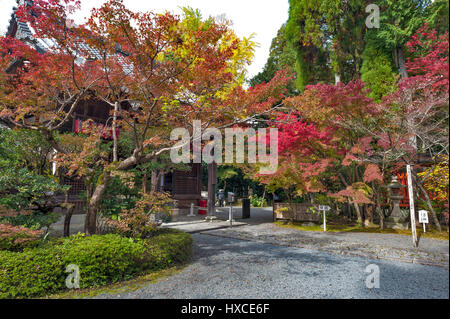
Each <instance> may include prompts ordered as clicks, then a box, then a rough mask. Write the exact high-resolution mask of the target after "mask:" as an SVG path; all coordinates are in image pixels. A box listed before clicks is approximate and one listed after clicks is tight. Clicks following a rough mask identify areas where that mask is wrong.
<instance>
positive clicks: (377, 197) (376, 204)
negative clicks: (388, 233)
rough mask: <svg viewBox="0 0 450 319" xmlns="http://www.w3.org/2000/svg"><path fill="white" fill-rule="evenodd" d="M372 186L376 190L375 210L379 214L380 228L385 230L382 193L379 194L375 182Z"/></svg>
mask: <svg viewBox="0 0 450 319" xmlns="http://www.w3.org/2000/svg"><path fill="white" fill-rule="evenodd" d="M372 187H373V190H374V192H375V210H376V212H377V214H378V217H379V218H380V229H381V230H383V229H384V213H383V210H382V209H381V204H380V195H379V193H378V191H377V189H375V187H374V185H373V184H372Z"/></svg>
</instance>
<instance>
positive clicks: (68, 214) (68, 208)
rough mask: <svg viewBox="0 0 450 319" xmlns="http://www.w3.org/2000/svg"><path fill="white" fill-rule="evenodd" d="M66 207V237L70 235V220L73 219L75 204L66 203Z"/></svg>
mask: <svg viewBox="0 0 450 319" xmlns="http://www.w3.org/2000/svg"><path fill="white" fill-rule="evenodd" d="M64 207H65V209H66V216H64V237H68V236H70V220H71V219H72V214H73V210H74V209H75V205H74V204H68V203H65V205H64Z"/></svg>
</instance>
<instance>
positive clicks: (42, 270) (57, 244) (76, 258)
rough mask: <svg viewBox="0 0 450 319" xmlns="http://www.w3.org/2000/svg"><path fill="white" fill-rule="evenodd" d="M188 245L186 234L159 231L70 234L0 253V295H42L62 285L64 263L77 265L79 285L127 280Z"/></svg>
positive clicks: (166, 262)
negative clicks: (140, 236)
mask: <svg viewBox="0 0 450 319" xmlns="http://www.w3.org/2000/svg"><path fill="white" fill-rule="evenodd" d="M191 245H192V239H191V237H190V235H188V234H185V233H182V232H179V231H175V230H161V231H160V232H159V233H158V234H157V235H156V236H154V237H152V238H148V239H145V240H144V239H132V238H126V237H121V236H120V235H117V234H108V235H94V236H89V237H85V236H84V235H75V236H71V237H68V238H64V239H58V240H54V241H52V242H49V243H47V244H44V245H42V246H41V247H38V248H33V249H25V250H24V251H23V252H10V251H0V298H12V297H33V296H41V295H45V294H49V293H53V292H55V291H58V290H62V289H65V280H66V277H67V275H68V274H67V273H65V269H66V267H67V265H69V264H75V265H78V267H79V269H80V288H88V287H94V286H100V285H104V284H107V283H110V282H116V281H119V280H124V279H129V278H131V277H132V276H134V275H137V274H140V273H144V272H146V271H149V270H158V269H163V268H165V267H168V266H171V265H174V264H177V263H181V262H186V261H188V260H189V258H190V255H191Z"/></svg>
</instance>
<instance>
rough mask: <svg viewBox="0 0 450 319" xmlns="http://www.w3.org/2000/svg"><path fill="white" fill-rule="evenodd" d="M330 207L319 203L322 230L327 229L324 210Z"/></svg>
mask: <svg viewBox="0 0 450 319" xmlns="http://www.w3.org/2000/svg"><path fill="white" fill-rule="evenodd" d="M330 209H331V208H330V206H328V205H319V211H322V212H323V231H327V219H326V212H327V211H329V210H330Z"/></svg>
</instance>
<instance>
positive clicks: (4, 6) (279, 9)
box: [0, 0, 289, 78]
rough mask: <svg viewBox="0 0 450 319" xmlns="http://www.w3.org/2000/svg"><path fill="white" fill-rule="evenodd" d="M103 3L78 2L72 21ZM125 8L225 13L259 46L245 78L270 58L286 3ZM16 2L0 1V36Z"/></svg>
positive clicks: (199, 1) (241, 0) (171, 1)
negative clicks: (198, 10)
mask: <svg viewBox="0 0 450 319" xmlns="http://www.w3.org/2000/svg"><path fill="white" fill-rule="evenodd" d="M103 2H104V0H81V5H82V8H81V12H80V13H79V14H78V15H77V18H76V19H75V20H76V22H77V23H81V22H82V21H80V20H79V19H81V20H83V18H84V17H86V16H88V15H89V11H90V10H91V9H92V8H93V7H99V6H100V5H101V4H102V3H103ZM124 2H125V5H126V6H127V7H129V8H130V9H132V10H134V11H146V10H152V11H154V12H163V11H166V10H167V11H170V12H174V13H180V11H181V10H180V9H179V7H183V6H190V7H192V8H194V9H200V11H201V12H202V14H203V16H204V17H208V16H217V15H220V14H225V15H226V17H227V18H228V19H229V20H231V21H232V22H233V29H234V30H235V32H236V33H237V35H238V36H240V37H243V36H246V37H247V36H249V35H250V34H252V33H254V34H255V37H254V41H255V42H257V43H258V44H259V47H257V48H256V50H255V58H254V61H253V63H252V64H251V65H250V66H249V67H248V77H249V78H251V77H252V76H254V75H256V74H257V73H258V72H260V71H261V70H262V68H263V67H264V64H265V63H266V60H267V58H268V56H269V48H270V44H271V41H272V39H273V38H274V37H275V36H276V33H277V31H278V29H279V28H280V26H281V25H282V24H283V23H284V22H285V21H286V20H287V18H288V9H289V4H288V0H276V1H274V0H189V1H187V0H163V1H157V0H147V1H144V0H124ZM15 5H16V0H0V34H3V33H4V32H5V31H6V27H7V25H8V21H9V19H10V16H11V13H12V7H13V6H15Z"/></svg>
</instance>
